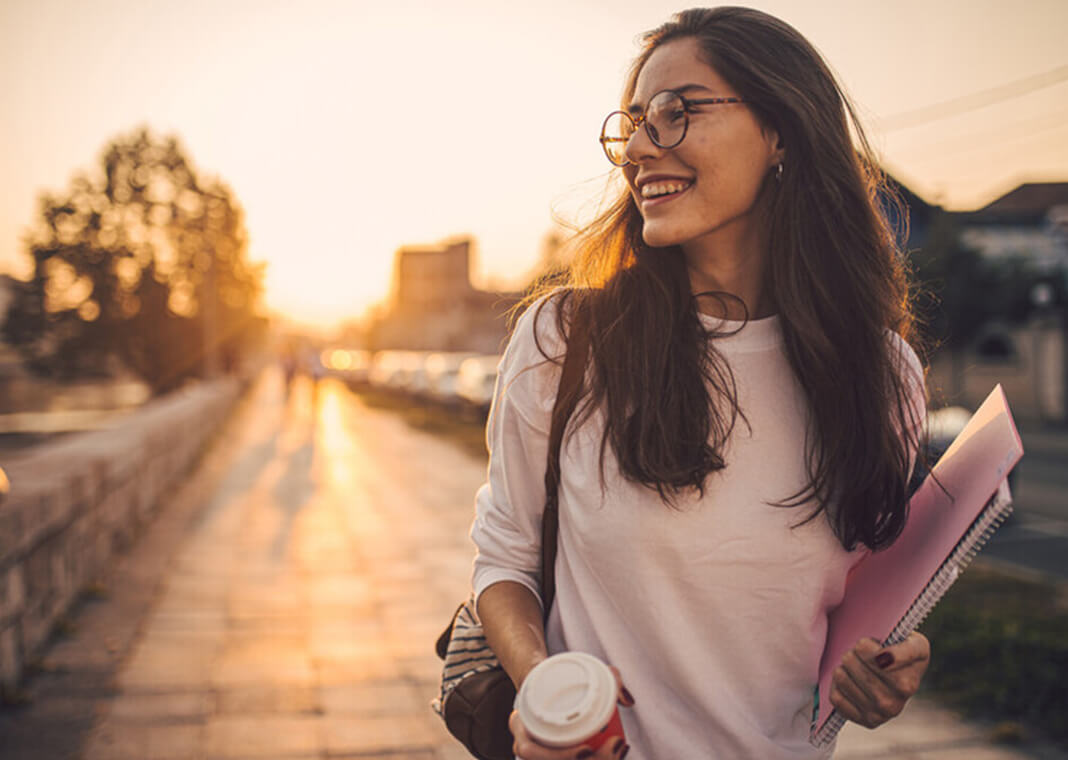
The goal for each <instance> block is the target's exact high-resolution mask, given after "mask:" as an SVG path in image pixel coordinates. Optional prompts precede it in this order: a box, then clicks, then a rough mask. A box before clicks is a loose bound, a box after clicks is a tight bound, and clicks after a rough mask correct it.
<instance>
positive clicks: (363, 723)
mask: <svg viewBox="0 0 1068 760" xmlns="http://www.w3.org/2000/svg"><path fill="white" fill-rule="evenodd" d="M430 717H432V716H427V717H424V718H416V717H397V716H374V717H366V718H364V717H358V716H345V717H332V716H329V715H327V716H326V717H324V718H323V737H324V743H325V746H326V751H327V753H328V754H330V755H344V754H346V753H349V754H370V753H374V752H383V753H385V752H390V753H395V752H401V751H408V752H410V751H414V750H423V751H426V752H431V751H432V750H433V746H434V742H435V740H436V738H437V737H436V736H435V734H434V732H433V731H432V730H431V726H430ZM391 757H392V755H391Z"/></svg>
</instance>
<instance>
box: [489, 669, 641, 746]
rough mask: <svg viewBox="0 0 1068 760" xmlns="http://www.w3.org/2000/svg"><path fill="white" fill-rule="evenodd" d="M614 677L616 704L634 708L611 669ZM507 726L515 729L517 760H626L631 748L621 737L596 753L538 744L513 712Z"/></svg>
mask: <svg viewBox="0 0 1068 760" xmlns="http://www.w3.org/2000/svg"><path fill="white" fill-rule="evenodd" d="M612 675H614V676H615V677H616V685H617V686H618V687H619V696H618V697H616V702H617V703H618V704H619V705H621V706H622V707H633V706H634V697H632V696H631V695H630V692H629V691H627V689H626V688H625V687H624V686H623V681H622V679H621V678H620V676H619V671H618V670H617V669H616V668H612ZM508 727H509V728H510V729H511V730H512V736H513V737H515V743H514V744H513V745H512V752H514V753H515V756H516V760H623V758H624V757H626V756H627V753H628V752H630V745H628V744H627V743H626V742H625V741H624V740H623V739H620V738H618V737H617V738H614V739H610V740H609V741H607V742H605V743H604V744H602V745H601V746H600V747H599V748H598V749H597V751H596V752H594V751H593V750H592V749H590V748H589V747H588V746H586V745H585V744H577V745H575V746H574V747H563V748H560V749H554V748H552V747H546V746H545V745H544V744H538V743H537V742H536V741H534V739H533V738H532V737H531V736H530V734H528V733H527V729H526V727H525V726H524V725H523V721H522V720H520V719H519V712H518V711H517V710H513V711H512V716H511V717H510V718H509V719H508Z"/></svg>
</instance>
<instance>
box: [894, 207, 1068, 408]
mask: <svg viewBox="0 0 1068 760" xmlns="http://www.w3.org/2000/svg"><path fill="white" fill-rule="evenodd" d="M911 255H912V266H913V271H914V276H915V280H916V282H917V283H918V286H919V287H918V296H917V302H916V306H917V310H918V312H919V315H920V319H921V321H922V322H923V324H924V326H925V328H926V332H927V335H928V337H929V338H930V339H931V341H932V343H933V346H934V348H935V350H937V349H939V348H941V349H945V350H946V351H948V352H949V353H950V356H951V362H952V374H953V387H952V388H950V389H947V390H948V391H949V392H950V395H951V396H959V395H960V393H961V392H962V391H963V383H964V365H965V357H966V356H967V352H968V351H970V350H971V349H972V348H973V347H974V346H975V343H976V340H977V338H979V336H980V335H981V334H982V333H983V331H984V329H985V328H987V326H988V325H990V324H991V323H992V322H998V323H1000V324H1003V325H1011V324H1023V323H1025V322H1026V321H1027V320H1028V319H1029V318H1030V317H1031V316H1032V314H1033V312H1034V309H1035V304H1034V302H1033V299H1032V295H1031V294H1032V291H1033V289H1034V287H1035V285H1036V284H1037V283H1039V282H1045V281H1047V280H1049V279H1050V278H1049V277H1048V276H1043V275H1042V274H1040V273H1038V272H1036V271H1035V270H1034V269H1033V268H1032V267H1031V265H1029V264H1028V263H1027V262H1026V261H1025V260H1021V259H1010V260H1006V261H994V260H988V259H985V258H984V257H983V256H982V255H981V254H980V253H979V252H977V251H975V250H972V249H970V248H967V247H966V246H964V245H963V244H962V243H961V240H960V229H959V224H958V222H957V220H956V218H955V216H954V215H953V214H951V213H950V212H947V211H945V210H943V209H938V210H937V211H936V212H935V213H934V214H933V215H932V217H931V222H930V232H929V235H928V238H927V241H926V243H925V244H924V245H923V247H922V248H921V249H919V250H915V251H913V252H912V254H911Z"/></svg>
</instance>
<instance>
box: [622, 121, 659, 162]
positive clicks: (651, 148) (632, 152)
mask: <svg viewBox="0 0 1068 760" xmlns="http://www.w3.org/2000/svg"><path fill="white" fill-rule="evenodd" d="M663 150H664V149H663V148H661V147H659V146H657V144H656V143H654V142H653V141H652V139H651V138H650V137H649V130H648V128H647V127H646V125H645V123H644V122H643V123H642V124H641V126H639V127H638V128H637V129H635V130H634V133H633V134H632V135H631V136H630V139H629V140H627V145H626V147H625V148H624V150H623V155H624V156H626V157H627V160H628V161H630V162H631V163H632V164H637V163H640V162H641V161H644V160H647V159H650V158H655V157H657V156H659V155H660V154H661V153H663Z"/></svg>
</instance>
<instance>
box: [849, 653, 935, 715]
mask: <svg viewBox="0 0 1068 760" xmlns="http://www.w3.org/2000/svg"><path fill="white" fill-rule="evenodd" d="M930 659H931V644H930V642H929V641H927V637H926V636H924V635H923V634H922V633H916V632H913V633H911V634H909V637H908V638H907V639H905V640H904V641H902V642H901V643H900V644H895V645H894V646H890V647H882V646H880V645H879V642H878V641H876V640H875V639H863V640H861V641H859V642H857V645H856V646H855V647H853V649H852V650H850V651H849V652H847V653H846V655H845V657H843V658H842V664H841V665H839V666H838V668H837V669H836V670H835V671H834V678H833V680H832V681H831V695H830V699H831V704H832V705H834V708H835V709H836V710H838V712H839V713H841V714H842V715H843V716H844V717H845V718H847V719H848V720H851V721H853V722H854V723H859V724H860V725H862V726H865V727H866V728H875V727H877V726H881V725H882V724H883V723H885V722H886V721H888V720H890V719H891V718H893V717H894V716H896V715H897V714H898V713H900V712H901V711H902V709H904V707H905V703H906V702H908V701H909V697H911V696H912V695H913V694H915V693H916V690H917V689H918V688H919V687H920V680H921V679H922V678H923V674H924V672H925V671H926V670H927V664H928V662H930Z"/></svg>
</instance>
